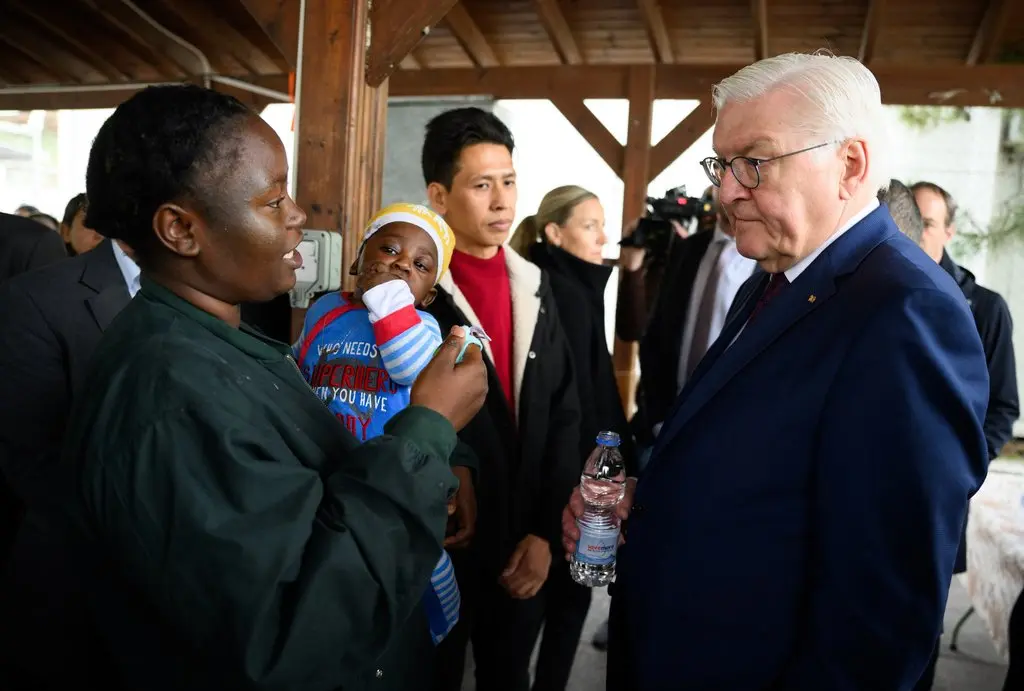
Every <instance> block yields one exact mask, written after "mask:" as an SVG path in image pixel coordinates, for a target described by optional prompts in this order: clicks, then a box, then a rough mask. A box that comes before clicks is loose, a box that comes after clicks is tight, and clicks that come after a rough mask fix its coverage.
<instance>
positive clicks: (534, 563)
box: [500, 535, 551, 600]
mask: <svg viewBox="0 0 1024 691" xmlns="http://www.w3.org/2000/svg"><path fill="white" fill-rule="evenodd" d="M550 569H551V545H550V544H549V543H548V541H547V540H545V539H543V538H540V537H537V536H536V535H527V536H526V537H524V538H523V539H522V540H520V541H519V544H518V545H517V546H516V551H515V552H513V553H512V556H511V557H510V558H509V560H508V565H507V566H506V567H505V570H504V571H503V572H502V573H501V580H500V583H501V585H502V586H503V587H504V588H505V590H507V591H508V594H509V595H511V596H512V597H514V598H515V599H517V600H529V599H530V598H531V597H533V596H534V595H536V594H537V593H538V592H539V591H540V589H541V586H543V585H544V581H546V580H547V579H548V571H549V570H550Z"/></svg>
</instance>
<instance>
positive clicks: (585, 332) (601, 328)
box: [510, 185, 635, 691]
mask: <svg viewBox="0 0 1024 691" xmlns="http://www.w3.org/2000/svg"><path fill="white" fill-rule="evenodd" d="M606 241H607V237H606V235H605V232H604V207H602V206H601V201H600V200H599V199H598V198H597V195H595V194H594V193H593V192H590V191H588V190H585V189H583V188H582V187H577V186H576V185H565V186H563V187H556V188H555V189H553V190H551V191H550V192H548V193H547V194H546V195H544V198H543V199H542V200H541V202H540V207H539V208H538V209H537V213H535V214H533V215H531V216H527V217H526V218H525V219H523V221H522V222H521V223H520V224H519V227H518V228H517V229H516V232H515V235H513V236H512V240H511V242H510V246H511V247H512V249H514V250H515V251H516V252H518V253H519V254H521V255H522V256H524V257H526V258H527V259H529V260H530V261H532V262H533V263H534V264H536V265H537V266H539V267H540V268H541V269H543V270H544V271H546V272H547V273H548V276H549V277H550V279H551V292H552V294H553V295H554V297H555V303H556V304H557V305H558V314H559V318H560V319H561V320H562V326H563V327H564V329H565V335H566V337H567V338H568V340H569V349H570V350H571V351H572V357H573V364H574V365H575V367H576V388H577V391H579V397H580V411H581V418H580V444H579V454H578V455H579V468H578V470H577V473H579V472H582V469H583V463H584V462H585V461H586V459H587V457H588V456H589V455H590V452H591V451H592V450H593V448H594V443H595V442H594V440H595V439H596V437H597V434H598V432H601V431H602V430H611V431H614V432H617V433H618V434H619V437H620V438H621V439H622V446H621V447H620V448H621V451H622V453H623V457H624V458H625V459H626V463H627V467H633V465H634V463H635V453H634V446H633V440H632V434H631V433H630V431H629V425H628V423H627V422H626V414H625V411H624V410H623V408H622V399H621V397H620V396H619V389H618V386H617V385H616V383H615V369H614V366H613V364H612V356H611V353H610V352H609V351H608V337H607V335H606V333H607V332H606V329H605V309H604V291H605V286H606V285H607V284H608V278H609V277H610V276H611V273H612V266H610V265H606V264H605V263H604V245H605V243H606ZM544 589H545V593H546V596H545V604H544V617H545V619H544V635H543V638H542V640H541V646H540V653H539V656H538V658H537V674H536V679H535V681H534V686H533V688H534V691H541V690H543V691H561V690H562V689H565V686H566V684H567V683H568V681H569V675H570V673H571V671H572V664H573V658H574V656H575V653H576V647H577V645H578V644H579V640H580V634H581V633H582V631H583V622H584V620H585V619H586V616H587V610H588V609H589V607H590V593H591V590H590V588H584V587H583V586H580V585H578V584H577V583H576V582H575V581H573V580H572V577H571V576H570V575H569V564H568V562H566V561H565V560H564V559H555V560H554V562H553V563H552V566H551V575H550V576H549V578H548V581H547V584H546V585H545V586H544Z"/></svg>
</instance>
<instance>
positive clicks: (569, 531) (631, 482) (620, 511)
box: [562, 477, 636, 561]
mask: <svg viewBox="0 0 1024 691" xmlns="http://www.w3.org/2000/svg"><path fill="white" fill-rule="evenodd" d="M634 494H636V478H635V477H630V478H626V494H625V496H623V497H622V501H620V502H619V503H618V505H617V506H616V507H615V514H616V515H617V516H618V517H619V519H620V520H623V521H624V520H626V519H627V518H629V512H630V511H631V510H632V509H633V495H634ZM585 508H586V507H585V506H584V505H583V495H582V494H580V488H579V487H576V489H574V490H573V491H572V496H571V497H569V504H568V505H567V506H566V507H565V509H564V510H563V511H562V549H564V550H565V559H566V561H568V560H570V559H572V555H573V554H575V553H576V542H577V541H578V540H579V539H580V529H579V527H578V526H577V525H576V519H577V518H579V517H580V516H582V515H583V510H584V509H585ZM625 541H626V538H625V537H623V535H622V533H619V544H620V545H621V544H622V543H624V542H625Z"/></svg>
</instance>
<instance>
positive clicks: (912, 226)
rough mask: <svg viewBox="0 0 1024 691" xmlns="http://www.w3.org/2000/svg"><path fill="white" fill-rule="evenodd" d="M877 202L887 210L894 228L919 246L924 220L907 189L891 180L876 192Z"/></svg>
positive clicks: (911, 193)
mask: <svg viewBox="0 0 1024 691" xmlns="http://www.w3.org/2000/svg"><path fill="white" fill-rule="evenodd" d="M878 201H879V202H880V203H882V204H885V205H886V206H887V207H888V208H889V215H890V216H892V220H893V221H895V223H896V227H897V228H899V230H900V232H901V233H903V234H904V235H906V236H907V237H908V238H910V239H911V240H913V241H914V242H916V243H917V244H921V236H922V235H923V234H924V218H923V217H922V216H921V210H920V209H919V208H917V200H916V199H915V198H914V193H913V192H912V191H911V189H910V188H909V187H907V186H906V185H904V184H903V183H902V182H900V181H899V180H897V179H896V178H893V179H892V180H890V181H889V186H888V187H886V188H885V189H882V190H879V191H878Z"/></svg>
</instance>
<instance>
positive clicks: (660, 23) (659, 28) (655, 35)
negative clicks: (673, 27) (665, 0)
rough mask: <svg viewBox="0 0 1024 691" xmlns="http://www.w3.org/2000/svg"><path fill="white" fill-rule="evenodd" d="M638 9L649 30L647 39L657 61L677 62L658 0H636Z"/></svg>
mask: <svg viewBox="0 0 1024 691" xmlns="http://www.w3.org/2000/svg"><path fill="white" fill-rule="evenodd" d="M636 6H637V9H638V10H640V17H641V19H643V22H644V28H645V29H646V30H647V39H648V40H649V41H650V42H651V52H652V53H654V59H655V60H656V61H657V62H660V63H664V64H671V63H673V62H675V55H674V53H673V51H672V41H671V40H670V39H669V36H668V29H667V28H666V26H665V16H664V14H663V13H662V11H661V6H660V5H659V4H658V0H636Z"/></svg>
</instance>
